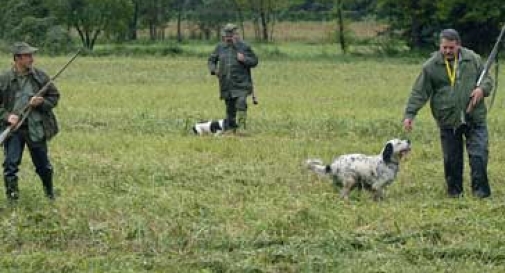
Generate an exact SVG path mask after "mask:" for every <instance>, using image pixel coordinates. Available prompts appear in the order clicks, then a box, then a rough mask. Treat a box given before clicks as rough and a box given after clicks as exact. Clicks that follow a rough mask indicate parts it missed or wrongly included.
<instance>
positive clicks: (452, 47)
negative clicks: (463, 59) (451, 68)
mask: <svg viewBox="0 0 505 273" xmlns="http://www.w3.org/2000/svg"><path fill="white" fill-rule="evenodd" d="M459 47H460V45H459V42H458V41H451V40H447V39H444V38H442V40H440V53H442V54H443V55H444V57H445V58H447V59H449V60H452V59H454V57H455V56H456V54H458V52H459Z"/></svg>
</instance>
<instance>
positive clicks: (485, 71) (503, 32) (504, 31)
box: [466, 24, 505, 113]
mask: <svg viewBox="0 0 505 273" xmlns="http://www.w3.org/2000/svg"><path fill="white" fill-rule="evenodd" d="M504 35H505V24H504V25H503V27H502V29H501V32H500V35H499V36H498V39H496V43H495V44H494V47H493V49H492V50H491V53H490V54H489V57H488V58H487V60H486V63H485V64H484V68H483V69H482V72H481V73H480V76H479V79H478V80H477V83H476V84H475V87H476V88H477V87H479V86H480V85H481V84H482V81H483V80H484V78H485V77H486V75H487V74H488V73H489V70H490V69H491V65H492V63H493V61H495V60H496V59H497V56H498V51H499V49H500V44H501V42H502V39H503V36H504ZM496 61H497V60H496ZM497 76H498V75H497ZM495 81H497V79H495ZM495 97H496V86H495V92H493V95H492V97H491V101H490V102H489V107H488V111H489V110H491V107H492V106H493V103H494V98H495ZM473 107H474V105H472V98H470V102H469V103H468V107H467V108H466V112H467V113H470V112H472V110H473Z"/></svg>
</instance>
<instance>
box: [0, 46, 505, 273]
mask: <svg viewBox="0 0 505 273" xmlns="http://www.w3.org/2000/svg"><path fill="white" fill-rule="evenodd" d="M4 57H5V58H2V59H3V60H6V61H4V62H2V63H3V64H4V66H6V67H8V60H9V59H8V56H4ZM261 57H262V56H261V55H260V58H261ZM65 61H66V58H65V57H57V58H47V57H40V58H38V59H37V62H38V64H39V66H40V67H42V68H44V69H46V70H47V71H48V72H49V73H54V72H55V71H57V70H58V68H59V67H60V66H61V65H62V64H63V63H64V62H65ZM420 63H421V62H420V61H419V62H413V61H412V60H393V59H385V58H374V59H370V58H368V59H367V58H352V57H351V58H327V59H323V58H318V59H315V60H311V59H310V58H306V59H297V58H292V59H290V58H286V59H282V58H278V59H274V60H269V58H262V59H261V63H260V66H259V67H258V68H257V69H256V70H255V71H254V79H255V82H256V90H257V93H258V96H259V100H260V104H259V105H258V106H252V105H251V106H250V111H249V117H250V122H249V124H250V128H249V134H248V136H244V137H195V136H193V135H192V134H191V133H190V132H189V127H190V126H191V125H192V124H193V123H194V122H195V121H197V120H200V119H210V118H221V117H223V113H224V105H223V103H222V102H221V101H219V100H218V93H217V83H216V81H215V79H214V78H213V77H211V76H210V75H208V72H207V70H206V58H204V57H169V56H167V57H159V56H158V57H142V58H140V57H113V56H109V57H102V58H97V57H82V58H79V59H78V60H77V61H76V62H75V63H74V64H73V65H72V66H71V67H70V68H69V69H68V70H67V71H66V72H65V73H64V74H63V75H62V76H61V78H60V79H58V87H59V88H60V90H61V93H62V99H61V103H60V105H59V107H58V108H57V114H58V117H59V120H60V123H61V129H62V130H61V134H60V135H59V136H58V137H57V138H56V139H54V140H53V141H52V142H51V144H50V150H51V158H52V161H53V164H54V165H55V169H56V181H55V183H56V187H57V189H58V195H59V196H58V199H57V201H56V202H55V203H54V204H50V203H49V202H48V201H46V200H45V199H44V197H43V194H42V188H41V185H40V182H39V181H38V179H37V177H36V176H35V175H34V172H33V170H32V169H33V167H32V166H31V162H30V160H29V158H28V157H29V156H28V154H26V155H25V158H24V162H23V164H22V171H21V173H20V175H21V182H20V187H21V200H20V201H19V203H18V204H17V206H15V207H10V206H8V205H7V203H6V201H5V197H4V196H3V195H2V196H1V197H0V204H3V205H0V207H1V210H0V240H1V244H0V253H2V254H3V255H1V257H0V268H2V269H1V271H2V272H476V271H479V270H485V271H486V272H503V270H504V269H505V245H504V244H503V242H504V241H505V235H504V232H503V226H504V224H505V217H504V207H505V203H504V202H503V195H504V190H505V188H504V186H503V182H504V179H503V177H504V176H505V172H504V171H503V168H502V164H501V162H503V161H504V160H505V158H504V157H505V156H504V155H503V153H502V152H501V151H503V149H504V148H505V138H504V136H505V132H504V129H502V128H505V120H504V119H503V116H504V109H503V102H502V100H501V95H500V94H499V95H498V99H497V103H496V105H495V108H494V109H493V110H492V112H491V115H490V118H489V128H490V148H491V152H490V154H491V157H490V166H489V175H490V180H491V184H492V186H493V190H494V192H493V197H492V198H491V199H488V200H475V199H473V198H472V197H470V196H466V197H464V198H462V199H459V200H453V199H447V198H446V197H445V195H444V194H445V192H444V180H443V171H442V162H441V160H442V159H441V153H440V147H439V146H440V144H439V140H438V135H437V134H438V132H437V129H436V128H435V124H434V122H433V121H432V120H431V117H430V115H429V111H428V109H425V110H424V111H423V112H422V113H421V115H420V116H419V119H418V120H417V122H416V128H415V131H414V132H413V133H411V134H410V135H406V134H405V133H404V132H403V131H402V130H401V118H402V112H403V107H404V103H405V100H406V98H407V96H408V93H409V89H410V86H411V84H412V82H413V80H414V79H415V76H416V75H417V73H418V70H419V69H420ZM502 79H503V77H501V79H500V80H501V83H500V85H501V86H504V83H503V80H502ZM394 137H409V138H410V139H411V140H412V141H413V145H414V146H413V152H412V154H411V156H410V157H409V158H408V160H407V161H405V162H403V163H402V166H401V168H402V169H401V172H400V174H399V177H398V179H397V181H396V182H395V184H393V185H392V186H391V187H390V188H389V190H388V192H387V197H386V199H385V200H384V201H383V202H380V203H375V202H373V201H372V200H371V198H370V196H369V194H368V193H366V192H361V193H360V192H353V193H352V195H351V203H350V204H346V203H343V202H341V201H340V200H339V199H338V193H337V192H336V190H335V189H334V188H333V187H332V186H331V184H330V183H329V181H327V180H325V179H319V178H317V177H316V176H314V175H312V174H310V173H308V172H307V171H306V170H305V169H304V168H303V167H302V165H301V163H302V162H303V160H304V159H306V158H307V157H320V158H322V159H324V160H325V161H327V162H328V161H330V160H331V159H332V158H333V157H334V156H336V155H339V154H343V153H351V152H361V153H367V154H374V153H378V152H379V151H380V149H381V148H382V145H383V143H384V142H385V141H387V140H388V139H390V138H394ZM467 169H468V168H467ZM465 179H466V181H465V187H467V189H468V185H469V182H468V176H466V177H465Z"/></svg>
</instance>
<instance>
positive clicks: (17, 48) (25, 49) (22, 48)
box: [11, 42, 39, 55]
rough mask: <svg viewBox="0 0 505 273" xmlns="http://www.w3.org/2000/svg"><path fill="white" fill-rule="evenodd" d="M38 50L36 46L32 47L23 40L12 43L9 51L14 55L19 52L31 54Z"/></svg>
mask: <svg viewBox="0 0 505 273" xmlns="http://www.w3.org/2000/svg"><path fill="white" fill-rule="evenodd" d="M37 50H39V49H38V48H36V47H32V46H30V45H29V44H27V43H25V42H16V43H14V45H12V48H11V52H12V54H14V55H20V54H33V53H35V52H37Z"/></svg>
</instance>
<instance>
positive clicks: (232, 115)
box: [224, 98, 238, 130]
mask: <svg viewBox="0 0 505 273" xmlns="http://www.w3.org/2000/svg"><path fill="white" fill-rule="evenodd" d="M236 101H237V98H228V99H226V100H225V104H226V122H225V126H224V127H225V128H224V129H225V130H235V129H237V127H238V125H237V108H236Z"/></svg>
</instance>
